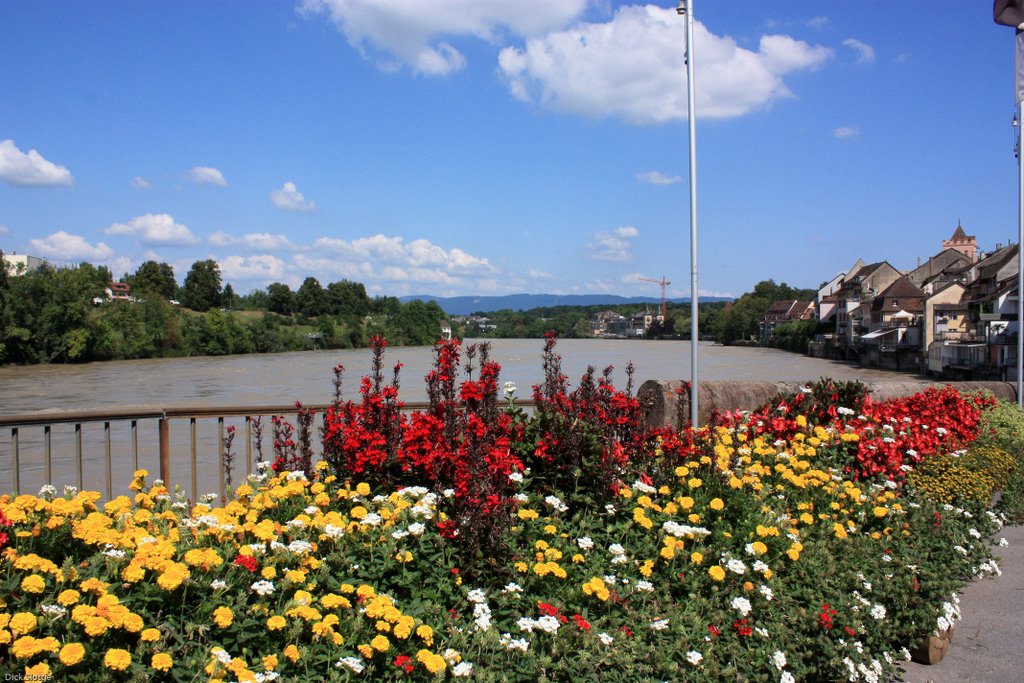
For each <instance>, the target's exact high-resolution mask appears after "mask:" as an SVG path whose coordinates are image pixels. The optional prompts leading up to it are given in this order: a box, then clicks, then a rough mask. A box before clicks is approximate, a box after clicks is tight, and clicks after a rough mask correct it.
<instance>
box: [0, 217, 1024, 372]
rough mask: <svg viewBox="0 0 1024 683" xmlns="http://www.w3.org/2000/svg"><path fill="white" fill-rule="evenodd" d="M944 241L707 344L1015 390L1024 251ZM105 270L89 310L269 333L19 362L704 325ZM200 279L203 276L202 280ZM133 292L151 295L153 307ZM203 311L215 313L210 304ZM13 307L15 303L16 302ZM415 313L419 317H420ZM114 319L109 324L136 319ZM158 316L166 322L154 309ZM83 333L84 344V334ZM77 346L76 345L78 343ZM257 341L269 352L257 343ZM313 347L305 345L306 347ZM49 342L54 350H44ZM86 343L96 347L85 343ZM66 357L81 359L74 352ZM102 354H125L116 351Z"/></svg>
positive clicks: (724, 305)
mask: <svg viewBox="0 0 1024 683" xmlns="http://www.w3.org/2000/svg"><path fill="white" fill-rule="evenodd" d="M940 242H941V248H940V249H939V250H938V251H937V253H935V254H934V255H933V256H930V257H928V258H927V259H918V264H917V266H916V267H914V268H913V269H910V270H907V271H901V270H898V269H897V268H895V267H894V266H893V265H892V264H890V263H889V262H888V261H880V262H877V263H864V261H863V260H862V259H857V260H856V261H855V262H854V263H853V264H852V265H851V266H850V268H849V269H848V270H847V271H846V272H843V273H840V274H838V275H836V276H835V277H834V278H832V279H831V280H829V281H828V282H824V283H822V284H821V285H819V287H818V288H817V289H796V288H792V287H789V286H788V285H785V284H776V283H775V282H774V281H772V280H768V281H764V282H761V283H758V285H757V286H755V288H754V291H752V292H749V293H747V294H744V295H742V296H740V297H738V298H737V299H735V300H732V301H728V300H717V301H711V302H704V301H703V300H702V302H701V309H700V310H701V314H700V335H701V338H702V339H709V340H714V341H718V342H721V343H723V344H731V345H755V344H756V345H764V346H774V347H779V348H784V349H787V350H790V351H795V352H800V353H806V354H808V355H812V356H816V357H819V358H828V359H835V360H842V361H849V362H856V363H858V364H860V365H863V366H868V367H878V368H883V369H891V370H899V371H905V372H914V373H919V374H926V375H931V376H934V377H941V378H948V379H998V380H1005V381H1009V380H1015V379H1016V364H1017V335H1018V329H1019V327H1018V321H1017V279H1018V268H1017V264H1018V258H1017V253H1018V245H1016V244H1009V245H1006V246H1003V245H996V247H995V248H994V249H993V250H991V251H988V252H982V251H979V249H978V241H977V238H976V237H975V236H973V235H968V234H967V232H966V231H965V230H964V228H963V226H962V225H960V224H959V223H958V224H957V226H956V228H955V230H954V231H953V233H952V235H951V236H950V237H949V238H948V239H942V240H940ZM2 259H3V262H4V264H5V266H6V269H5V272H6V276H5V277H17V276H18V275H24V274H30V273H33V272H37V271H40V270H43V271H46V270H47V269H52V267H51V266H50V264H48V263H47V261H46V260H45V259H41V258H37V257H33V256H28V255H23V254H3V255H2ZM83 265H85V264H83ZM93 270H95V271H96V273H94V274H93V280H91V282H95V275H98V274H99V273H101V272H106V275H107V277H108V278H109V280H110V281H109V282H107V283H106V285H105V286H104V285H103V282H104V280H99V285H97V291H96V292H95V294H89V297H90V299H88V300H87V301H89V302H90V303H91V304H92V305H93V306H95V307H101V308H102V307H103V306H104V305H105V304H113V303H123V304H129V305H134V304H136V303H140V302H142V301H143V300H144V299H145V298H146V296H145V292H148V293H149V294H150V296H151V295H152V293H153V292H154V291H157V290H159V291H160V292H161V293H160V297H159V298H160V300H161V305H162V306H164V307H166V306H168V305H169V306H170V307H171V308H173V309H178V308H182V309H186V310H188V311H190V313H196V312H199V313H204V312H206V311H212V312H213V313H217V311H218V310H219V311H220V312H221V314H226V315H229V316H232V315H234V313H232V312H233V311H237V312H245V311H249V312H253V311H255V312H260V311H262V314H263V318H262V319H261V321H262V322H260V324H261V325H262V327H259V326H258V325H257V321H256V320H255V319H253V318H251V316H250V317H249V318H248V319H245V320H244V321H245V324H246V325H248V326H249V327H251V328H252V329H251V330H250V329H245V330H243V329H235V330H234V331H233V332H231V335H229V336H233V337H234V338H235V339H236V340H238V339H241V340H242V342H243V343H241V344H237V343H236V344H231V343H226V344H225V343H205V344H199V343H195V344H185V345H184V346H185V348H184V349H181V348H177V349H171V348H169V347H168V348H164V349H161V348H160V340H159V339H158V338H159V337H160V336H161V332H160V330H159V329H156V330H155V331H153V333H152V334H151V335H150V336H153V337H154V339H155V341H153V342H151V343H150V344H149V346H151V347H153V348H152V349H149V350H147V349H142V350H138V349H131V348H128V349H125V348H123V347H125V344H127V341H125V340H129V341H130V337H129V335H126V334H120V335H114V336H115V339H116V340H121V342H120V343H121V347H117V349H119V350H116V352H114V351H109V352H108V354H107V356H105V357H104V356H97V355H96V354H92V355H90V353H88V352H87V351H83V352H81V353H80V354H79V355H78V356H74V355H72V354H71V353H64V354H63V355H61V353H56V354H55V353H52V352H51V353H50V354H49V356H46V355H43V354H39V353H37V354H36V356H35V360H33V357H32V356H30V355H28V354H27V353H26V354H23V358H21V359H19V358H18V357H17V356H16V355H14V354H13V353H12V349H13V348H14V347H13V346H12V344H13V343H14V342H17V341H18V339H17V335H13V336H12V335H11V334H10V333H8V334H7V335H6V336H7V337H8V338H7V339H6V341H7V342H8V344H7V346H8V348H7V351H8V358H7V362H68V361H71V362H74V361H76V360H94V359H100V360H102V359H116V358H121V357H140V356H149V355H161V354H164V355H181V354H182V353H185V354H186V355H204V354H211V353H214V354H215V353H245V352H261V351H273V350H285V349H288V348H292V349H294V348H301V347H302V346H303V345H304V344H305V345H308V347H309V348H329V347H348V346H353V345H354V346H360V345H363V342H365V341H366V339H367V338H368V336H367V335H369V334H374V333H390V334H392V335H394V336H395V338H396V342H397V343H405V344H423V343H430V338H431V337H432V336H433V337H434V338H436V337H438V336H441V337H451V336H458V337H474V338H476V337H484V338H486V337H536V336H540V335H542V334H543V333H544V332H545V331H547V330H549V329H554V330H557V331H558V333H559V334H560V335H562V336H566V337H577V338H582V337H592V338H618V339H644V338H648V339H649V338H669V339H673V338H675V339H678V338H684V337H682V336H681V335H680V334H679V331H681V330H688V328H689V319H690V314H691V311H690V302H689V301H684V302H678V301H670V300H666V298H665V285H666V284H669V283H667V281H666V280H665V279H664V278H662V280H661V281H656V280H653V279H651V280H650V281H651V282H658V283H659V284H662V298H661V300H660V303H659V302H658V300H657V299H652V298H643V297H641V298H638V299H634V300H628V299H624V298H622V297H610V298H609V299H607V301H609V302H613V304H614V305H613V304H612V303H608V304H604V305H602V304H598V303H595V300H594V299H581V298H580V297H564V298H560V297H557V296H552V295H522V297H521V298H516V297H515V296H510V297H473V298H469V297H459V298H458V299H459V302H458V306H456V305H455V304H454V302H453V305H452V308H453V309H454V308H458V307H465V306H466V305H469V304H468V303H467V302H472V305H477V304H478V305H479V306H480V308H479V309H477V310H476V312H475V313H472V314H464V315H452V314H451V313H452V311H448V310H446V309H444V306H445V299H443V298H438V297H410V298H409V299H413V301H409V300H403V301H402V302H400V301H399V300H398V299H396V298H394V297H378V298H377V299H373V300H371V299H369V297H367V296H366V293H365V290H364V289H363V286H362V285H360V284H359V283H352V282H348V281H343V282H340V283H331V284H330V285H329V286H327V287H326V288H325V287H322V286H321V285H320V283H319V282H317V281H316V279H315V278H307V279H306V281H305V282H304V283H303V286H302V287H301V288H300V289H299V290H297V291H296V292H292V291H291V290H290V288H288V287H287V285H284V284H281V283H274V284H272V285H270V286H269V287H268V288H267V290H266V291H265V292H263V291H259V290H254V291H253V292H251V293H250V294H248V295H243V296H239V295H237V294H235V293H234V292H233V291H232V290H231V285H230V284H227V285H224V286H223V287H221V284H220V276H219V272H218V269H217V267H216V264H215V263H213V262H199V263H197V264H195V265H194V266H193V270H192V271H190V273H189V277H188V278H186V284H185V285H184V286H182V287H177V286H176V285H175V284H174V281H173V279H172V278H173V274H172V271H171V270H170V266H168V265H166V264H156V263H147V264H144V266H143V267H142V268H140V270H139V272H137V273H136V274H135V275H134V276H131V275H126V276H125V277H124V278H122V281H114V279H113V278H112V277H110V274H109V271H105V269H95V268H93ZM2 275H4V274H3V273H0V276H2ZM199 275H203V276H204V277H203V278H199V277H198V276H199ZM150 276H153V277H156V280H157V281H162V282H163V284H162V285H161V287H154V286H152V284H150V285H148V286H147V285H146V284H145V283H146V282H147V281H151V280H152V277H150ZM642 279H646V278H642ZM197 282H202V283H203V285H204V287H205V288H207V289H209V290H210V291H209V292H206V293H205V294H203V295H202V296H199V295H197V293H196V292H197V291H199V292H200V293H201V292H202V291H203V290H202V288H200V289H198V290H196V289H195V288H194V287H193V290H194V291H191V290H190V286H191V285H194V284H196V283H197ZM190 283H191V284H190ZM91 286H92V285H91ZM133 288H135V289H138V290H140V291H141V292H144V293H143V296H141V297H140V296H139V292H136V291H133ZM11 291H12V293H13V290H11ZM178 299H181V302H180V303H179V301H178ZM490 299H494V301H490ZM200 300H201V301H202V305H199V304H198V303H197V302H198V301H200ZM150 301H152V300H150ZM512 301H528V302H530V301H532V302H539V301H544V302H545V303H548V304H551V305H549V306H543V307H541V306H538V307H536V308H532V309H530V310H529V311H522V310H519V311H516V310H511V309H507V308H506V309H501V310H495V311H488V309H487V305H488V302H490V303H491V304H495V303H496V302H500V303H501V305H509V302H512ZM560 301H572V302H573V303H574V304H575V305H572V304H568V303H567V304H560V303H559V302H560ZM584 302H586V303H584ZM8 303H9V304H12V305H13V303H14V302H13V301H8ZM410 305H411V306H413V308H412V309H410V308H408V307H409V306H410ZM218 306H219V308H218ZM158 312H159V311H158ZM0 313H2V311H0ZM159 313H160V316H159V317H160V318H161V320H162V322H161V323H160V325H162V326H163V327H162V329H164V330H170V331H171V332H172V333H173V335H172V336H176V335H178V331H179V328H178V327H177V326H176V325H178V323H176V322H175V321H174V320H172V319H171V317H170V316H171V314H170V312H169V310H164V311H162V312H159ZM102 315H104V316H108V317H109V319H110V320H119V319H120V318H123V317H124V316H123V315H122V316H116V317H114V316H111V314H108V313H103V314H102ZM148 315H149V317H150V318H152V317H153V313H152V312H150V314H148ZM268 316H274V317H273V318H271V317H268ZM346 316H347V317H346ZM7 317H11V316H10V315H8V316H7ZM79 317H81V316H79ZM86 318H88V315H86V316H85V318H83V322H82V324H83V325H86V326H88V325H87V321H86V320H85V319H86ZM181 320H182V322H181V323H180V325H181V329H182V330H183V332H184V333H187V332H190V331H192V330H193V328H195V330H196V331H195V333H194V335H193V336H194V337H196V338H203V339H206V338H209V337H210V335H211V334H212V333H211V332H210V331H209V330H204V329H202V328H201V326H200V327H196V326H197V325H199V324H200V323H199V321H200V320H202V319H198V318H195V317H194V316H193V317H186V318H182V319H181ZM275 320H279V321H281V322H275ZM211 322H216V321H211ZM8 323H10V324H6V326H5V330H15V331H17V330H21V331H20V332H18V334H20V335H21V342H20V343H22V344H23V346H24V345H25V344H26V343H27V342H26V341H25V340H27V339H28V337H27V336H26V335H27V334H28V331H26V330H25V329H24V326H23V327H21V328H19V327H18V326H17V325H15V324H13V323H12V322H11V321H8ZM399 323H401V324H399ZM26 324H27V323H26ZM119 324H120V323H119ZM160 325H158V326H157V327H160ZM218 325H220V327H223V326H224V325H223V324H221V323H218ZM280 325H286V326H291V328H293V332H291V333H290V334H291V336H293V337H295V339H294V340H292V341H291V342H290V343H289V344H286V345H281V344H278V345H277V346H267V345H266V344H262V345H261V343H259V342H261V341H265V340H266V339H268V338H274V335H269V336H268V332H267V331H268V330H270V331H274V330H277V331H278V334H277V336H278V337H281V338H285V337H286V336H287V335H284V334H283V333H281V332H280V330H281V329H283V328H281V327H280ZM93 327H95V325H93ZM136 327H137V325H136ZM229 327H230V326H229ZM236 328H237V326H236ZM430 329H433V330H434V332H433V333H431V332H430V331H429V330H430ZM77 334H78V336H79V337H80V338H81V337H82V333H77ZM66 336H68V337H69V338H75V336H74V334H71V333H70V332H69V333H68V334H67V335H66ZM108 336H109V335H108ZM183 336H185V337H186V338H187V337H188V335H187V334H184V335H183ZM249 338H251V339H253V340H256V341H250V342H248V343H245V340H246V339H249ZM303 339H304V340H305V342H303V341H301V340H303ZM4 341H5V339H4V331H3V330H0V349H2V348H3V347H4V344H3V342H4ZM229 341H230V340H229ZM44 342H46V340H43V342H40V343H44ZM47 343H48V342H47ZM80 346H82V348H87V345H85V344H84V343H83V344H80ZM65 347H68V348H70V346H69V345H67V344H65ZM26 348H27V346H26ZM57 348H58V350H59V349H60V348H62V347H59V346H58V347H57ZM103 348H113V347H110V345H109V343H107V345H106V346H104V347H103ZM2 355H3V354H0V356H2Z"/></svg>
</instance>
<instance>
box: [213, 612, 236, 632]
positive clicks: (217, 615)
mask: <svg viewBox="0 0 1024 683" xmlns="http://www.w3.org/2000/svg"><path fill="white" fill-rule="evenodd" d="M234 620H235V613H234V612H232V611H231V608H230V607H218V608H217V609H215V610H213V623H215V624H217V626H218V627H219V628H227V627H228V626H231V623H232V622H233V621H234Z"/></svg>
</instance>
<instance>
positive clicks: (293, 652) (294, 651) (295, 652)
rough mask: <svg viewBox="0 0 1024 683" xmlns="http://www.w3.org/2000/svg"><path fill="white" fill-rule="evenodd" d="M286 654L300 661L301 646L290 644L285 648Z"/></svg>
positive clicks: (293, 659) (291, 659)
mask: <svg viewBox="0 0 1024 683" xmlns="http://www.w3.org/2000/svg"><path fill="white" fill-rule="evenodd" d="M284 656H285V657H287V658H288V659H289V660H290V661H292V662H297V661H299V657H300V655H299V648H297V647H295V646H294V645H289V646H288V647H286V648H285V649H284Z"/></svg>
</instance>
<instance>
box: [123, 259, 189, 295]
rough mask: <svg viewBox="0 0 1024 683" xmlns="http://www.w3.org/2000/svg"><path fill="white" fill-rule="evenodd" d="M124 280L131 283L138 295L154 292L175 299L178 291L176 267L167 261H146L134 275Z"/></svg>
mask: <svg viewBox="0 0 1024 683" xmlns="http://www.w3.org/2000/svg"><path fill="white" fill-rule="evenodd" d="M124 281H125V282H127V283H128V284H129V285H131V288H132V291H133V292H135V294H136V296H139V297H142V298H144V297H145V295H146V294H154V295H156V296H159V297H162V298H164V299H173V298H174V297H175V295H176V294H177V292H178V283H177V281H176V280H175V279H174V268H172V267H171V265H170V264H167V263H157V262H156V261H146V262H145V263H143V264H142V265H141V266H139V268H138V270H136V271H135V274H134V275H130V276H126V277H125V278H124Z"/></svg>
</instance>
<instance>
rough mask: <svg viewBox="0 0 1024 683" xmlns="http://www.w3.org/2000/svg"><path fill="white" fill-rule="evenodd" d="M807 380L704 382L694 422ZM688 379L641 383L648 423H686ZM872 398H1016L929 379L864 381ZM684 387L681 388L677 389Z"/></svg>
mask: <svg viewBox="0 0 1024 683" xmlns="http://www.w3.org/2000/svg"><path fill="white" fill-rule="evenodd" d="M806 384H807V383H806V382H718V381H705V382H700V383H698V385H697V421H698V423H699V424H700V425H706V424H708V422H709V421H710V419H711V415H712V414H713V413H715V412H718V413H724V412H727V411H736V410H754V409H756V408H759V407H761V406H762V405H764V404H765V403H767V402H768V401H770V400H771V399H772V398H774V397H776V396H778V395H780V394H788V393H794V392H797V391H799V390H800V388H801V387H803V386H806ZM688 385H689V382H685V381H683V380H648V381H646V382H644V383H643V384H641V385H640V389H639V390H638V391H637V398H638V400H639V401H640V403H641V405H642V406H643V407H644V418H645V420H646V422H647V424H649V425H653V426H661V425H668V426H672V427H676V426H679V422H678V421H679V416H680V415H681V416H683V419H684V420H685V421H686V422H689V417H690V394H689V392H688V391H686V390H685V387H687V386H688ZM864 385H865V386H866V387H867V388H868V391H869V392H870V393H871V398H872V400H874V401H885V400H888V399H892V398H899V397H902V396H912V395H914V394H917V393H920V392H922V391H924V390H925V389H927V388H929V387H936V388H941V387H944V386H952V387H954V388H955V389H957V391H960V392H971V391H979V390H983V389H984V390H987V391H990V392H992V393H993V394H994V395H995V396H996V398H999V399H1004V400H1007V401H1014V402H1015V401H1016V400H1017V387H1016V383H1013V382H929V381H925V380H906V381H891V382H889V381H886V382H864ZM680 390H683V391H680Z"/></svg>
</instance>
